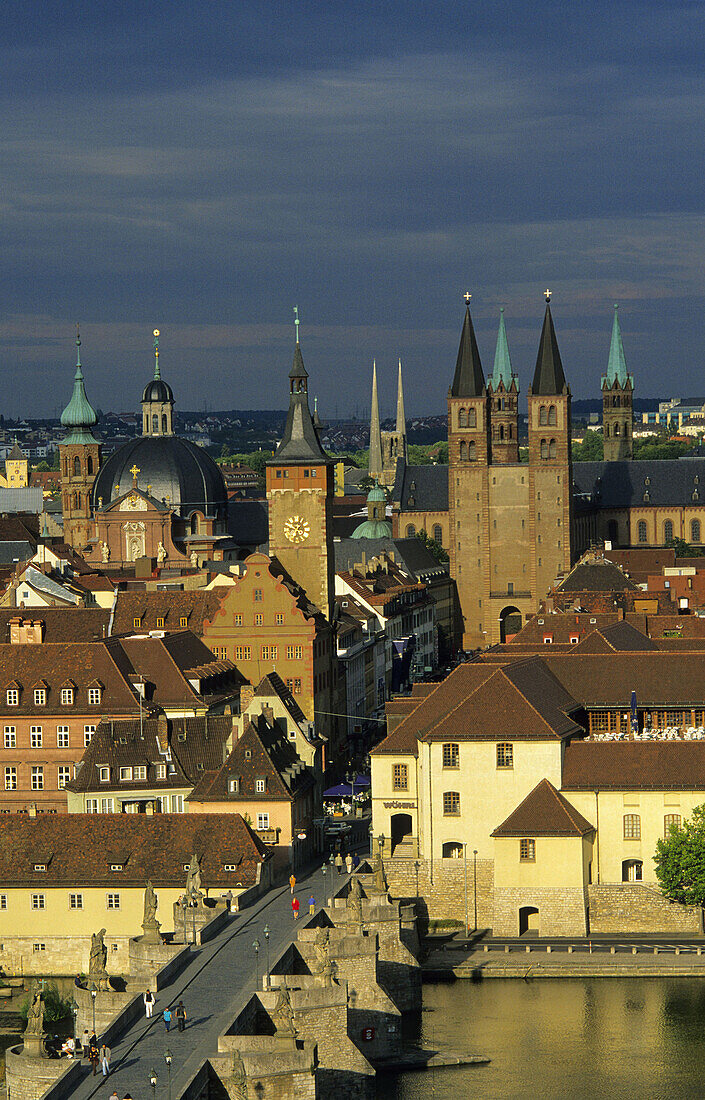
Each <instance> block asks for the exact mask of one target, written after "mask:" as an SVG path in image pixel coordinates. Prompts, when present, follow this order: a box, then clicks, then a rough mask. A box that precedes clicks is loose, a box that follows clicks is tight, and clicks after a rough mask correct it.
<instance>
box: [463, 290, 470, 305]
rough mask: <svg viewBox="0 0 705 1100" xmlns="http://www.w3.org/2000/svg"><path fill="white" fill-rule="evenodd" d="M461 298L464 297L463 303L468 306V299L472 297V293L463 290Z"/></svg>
mask: <svg viewBox="0 0 705 1100" xmlns="http://www.w3.org/2000/svg"><path fill="white" fill-rule="evenodd" d="M463 298H464V299H465V305H466V306H469V305H470V299H471V298H472V294H471V293H470V291H469V290H466V291H465V293H464V294H463Z"/></svg>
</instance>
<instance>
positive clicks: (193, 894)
mask: <svg viewBox="0 0 705 1100" xmlns="http://www.w3.org/2000/svg"><path fill="white" fill-rule="evenodd" d="M190 904H191V912H192V914H193V946H194V947H195V946H196V909H197V908H198V898H197V896H196V890H195V889H194V888H193V887H192V888H191V903H190Z"/></svg>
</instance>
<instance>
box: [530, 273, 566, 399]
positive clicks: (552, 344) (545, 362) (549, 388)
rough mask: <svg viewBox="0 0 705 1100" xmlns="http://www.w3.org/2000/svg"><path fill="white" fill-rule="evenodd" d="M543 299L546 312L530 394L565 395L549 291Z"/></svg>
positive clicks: (563, 377) (564, 381)
mask: <svg viewBox="0 0 705 1100" xmlns="http://www.w3.org/2000/svg"><path fill="white" fill-rule="evenodd" d="M544 297H545V299H546V312H545V314H544V318H543V328H542V330H541V341H540V343H539V353H538V356H537V358H536V370H535V371H534V380H533V382H532V383H531V392H532V393H533V394H540V395H542V396H544V395H545V396H549V395H551V394H559V393H565V392H566V391H567V388H568V387H567V385H566V380H565V374H564V373H563V364H562V362H561V353H560V352H559V350H558V341H557V340H556V330H555V328H554V327H553V318H552V316H551V291H550V290H546V291H544Z"/></svg>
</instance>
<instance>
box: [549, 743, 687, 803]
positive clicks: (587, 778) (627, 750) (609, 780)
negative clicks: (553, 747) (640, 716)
mask: <svg viewBox="0 0 705 1100" xmlns="http://www.w3.org/2000/svg"><path fill="white" fill-rule="evenodd" d="M561 787H562V789H563V790H564V791H585V790H590V791H594V790H600V791H604V790H613V791H619V790H628V791H629V790H650V791H659V790H666V791H667V790H684V791H700V790H705V741H571V742H570V743H569V744H568V745H566V747H565V753H564V757H563V778H562V782H561Z"/></svg>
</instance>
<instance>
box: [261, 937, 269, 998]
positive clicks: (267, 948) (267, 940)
mask: <svg viewBox="0 0 705 1100" xmlns="http://www.w3.org/2000/svg"><path fill="white" fill-rule="evenodd" d="M262 932H263V933H264V944H265V949H266V952H267V989H269V988H270V982H269V928H268V926H267V925H266V924H265V926H264V928H263V929H262Z"/></svg>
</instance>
